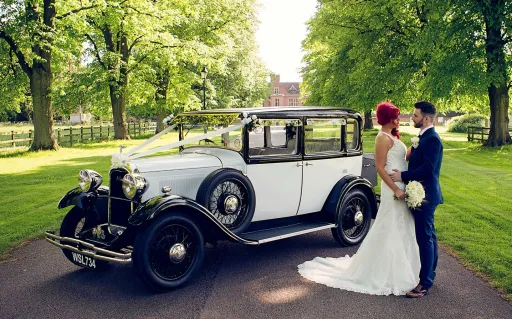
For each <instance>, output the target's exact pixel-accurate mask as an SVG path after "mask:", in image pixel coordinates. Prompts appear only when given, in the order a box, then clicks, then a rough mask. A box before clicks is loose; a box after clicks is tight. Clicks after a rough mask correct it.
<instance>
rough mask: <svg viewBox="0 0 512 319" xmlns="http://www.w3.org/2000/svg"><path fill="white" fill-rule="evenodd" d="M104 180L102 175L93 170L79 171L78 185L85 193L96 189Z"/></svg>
mask: <svg viewBox="0 0 512 319" xmlns="http://www.w3.org/2000/svg"><path fill="white" fill-rule="evenodd" d="M102 182H103V178H102V177H101V175H100V174H98V173H97V172H95V171H93V170H90V169H83V170H81V171H80V173H78V187H79V188H80V190H81V191H82V192H84V193H85V192H89V191H93V190H96V189H97V188H98V187H100V185H101V183H102Z"/></svg>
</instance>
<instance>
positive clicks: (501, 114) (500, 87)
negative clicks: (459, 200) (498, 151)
mask: <svg viewBox="0 0 512 319" xmlns="http://www.w3.org/2000/svg"><path fill="white" fill-rule="evenodd" d="M504 11H505V8H504V2H503V1H500V0H491V1H489V3H484V5H483V7H482V13H483V16H484V21H485V31H486V39H485V51H486V59H487V73H488V74H489V75H490V78H491V79H493V81H492V83H490V85H489V88H488V93H489V104H490V109H491V129H490V132H489V138H488V140H487V142H486V143H485V145H488V146H500V145H504V144H508V143H510V142H511V139H510V134H509V132H508V123H509V118H508V107H509V93H508V86H507V83H508V76H507V62H506V58H505V41H504V39H503V36H502V32H501V27H502V23H503V12H504Z"/></svg>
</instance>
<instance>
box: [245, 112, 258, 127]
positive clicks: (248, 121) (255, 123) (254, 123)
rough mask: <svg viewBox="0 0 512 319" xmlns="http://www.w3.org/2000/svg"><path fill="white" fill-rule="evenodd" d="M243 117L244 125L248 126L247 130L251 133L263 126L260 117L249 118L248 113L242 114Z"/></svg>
mask: <svg viewBox="0 0 512 319" xmlns="http://www.w3.org/2000/svg"><path fill="white" fill-rule="evenodd" d="M242 116H243V117H244V118H243V119H242V123H243V124H245V125H246V126H247V129H248V130H249V131H252V130H254V128H255V127H256V126H260V125H261V120H260V119H258V117H257V116H256V115H254V114H253V115H252V116H249V114H248V113H247V112H244V113H242Z"/></svg>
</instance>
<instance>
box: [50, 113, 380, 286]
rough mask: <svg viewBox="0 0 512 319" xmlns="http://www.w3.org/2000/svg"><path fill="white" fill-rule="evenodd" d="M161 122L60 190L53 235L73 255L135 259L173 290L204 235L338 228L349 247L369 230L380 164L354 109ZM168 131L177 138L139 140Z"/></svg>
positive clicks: (92, 263) (97, 260)
mask: <svg viewBox="0 0 512 319" xmlns="http://www.w3.org/2000/svg"><path fill="white" fill-rule="evenodd" d="M166 121H167V122H166V124H168V125H169V127H168V128H167V129H166V130H165V131H163V132H161V133H159V134H158V135H156V136H154V137H153V138H151V139H150V140H148V141H146V142H144V143H143V144H142V145H139V146H137V147H135V148H133V149H132V150H125V151H124V152H122V153H119V154H114V155H113V159H112V167H111V169H110V172H109V176H108V179H107V180H108V186H105V185H102V182H103V178H102V176H101V175H100V174H99V173H97V172H95V171H92V170H82V171H80V173H79V177H78V181H79V185H78V187H76V188H74V189H72V190H71V191H69V192H68V193H67V194H66V195H64V197H63V198H62V199H61V200H60V202H59V205H58V207H59V208H64V207H67V206H73V208H72V209H71V210H70V211H69V212H68V214H67V215H66V216H65V218H64V220H63V222H62V225H61V228H60V233H59V235H56V234H55V232H54V231H47V232H46V239H47V240H48V241H49V242H50V243H52V244H54V245H56V246H58V247H60V248H61V249H62V250H63V252H64V255H65V256H66V257H67V258H68V259H69V260H70V261H71V262H72V263H74V264H76V265H78V266H81V267H88V268H101V267H103V266H105V265H106V264H107V263H109V262H113V263H130V262H132V263H133V267H134V268H135V270H136V272H137V274H138V275H139V276H140V278H141V279H142V280H143V281H144V282H145V283H146V284H147V285H148V286H149V287H150V288H152V289H155V290H168V289H172V288H175V287H178V286H180V285H183V284H184V283H186V282H187V281H189V280H190V279H192V278H193V277H194V275H196V274H197V272H198V271H200V269H201V266H202V263H203V257H204V251H205V243H206V242H210V243H215V242H216V241H219V240H231V241H235V242H239V243H242V244H246V245H260V244H263V243H267V242H271V241H275V240H279V239H283V238H288V237H292V236H297V235H301V234H305V233H309V232H314V231H320V230H325V229H331V230H332V234H333V236H334V239H335V240H336V241H337V242H339V243H340V244H341V245H345V246H348V245H356V244H359V243H360V242H361V241H362V240H363V238H364V237H365V236H366V234H367V232H368V230H369V228H370V223H371V219H372V218H375V214H376V213H377V207H378V200H377V196H376V195H375V192H374V186H375V185H376V184H377V174H376V171H375V166H374V163H373V158H372V157H371V156H366V155H365V154H363V150H362V137H361V135H362V118H361V115H360V114H359V113H357V112H355V111H352V110H348V109H341V108H325V107H293V108H285V107H281V108H268V107H266V108H253V109H244V110H241V109H223V110H207V111H194V112H187V113H182V114H179V115H178V116H176V117H174V118H171V117H169V118H167V119H166ZM169 132H170V133H169ZM165 134H177V135H178V136H179V141H178V142H173V143H169V144H164V145H163V146H159V147H156V148H153V149H148V150H143V149H144V148H148V146H149V145H150V144H151V143H153V142H154V141H156V140H159V141H161V139H159V138H160V137H162V136H163V135H165ZM121 151H122V150H121Z"/></svg>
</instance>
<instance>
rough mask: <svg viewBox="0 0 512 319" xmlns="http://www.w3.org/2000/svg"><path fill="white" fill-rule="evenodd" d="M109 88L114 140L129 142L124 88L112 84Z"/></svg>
mask: <svg viewBox="0 0 512 319" xmlns="http://www.w3.org/2000/svg"><path fill="white" fill-rule="evenodd" d="M109 87H110V103H111V104H112V115H113V120H114V138H115V139H117V140H129V139H130V136H129V135H128V125H127V124H126V87H122V86H121V87H120V86H119V85H112V84H111V85H110V86H109Z"/></svg>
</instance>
